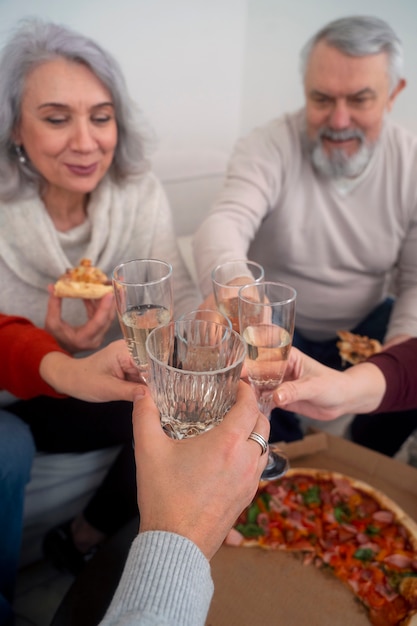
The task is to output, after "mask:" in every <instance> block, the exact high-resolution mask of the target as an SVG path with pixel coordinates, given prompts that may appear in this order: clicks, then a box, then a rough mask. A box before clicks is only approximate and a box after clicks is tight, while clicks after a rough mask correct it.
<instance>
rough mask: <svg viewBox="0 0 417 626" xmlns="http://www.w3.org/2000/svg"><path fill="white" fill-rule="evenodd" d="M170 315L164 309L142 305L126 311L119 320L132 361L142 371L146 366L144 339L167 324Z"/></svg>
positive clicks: (152, 305) (151, 305) (153, 305)
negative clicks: (158, 327) (152, 331)
mask: <svg viewBox="0 0 417 626" xmlns="http://www.w3.org/2000/svg"><path fill="white" fill-rule="evenodd" d="M170 319H171V314H170V312H169V311H168V309H166V308H165V307H162V306H158V305H155V304H144V305H141V306H138V307H133V308H131V309H129V311H126V313H124V315H123V316H122V318H121V320H120V325H121V328H122V331H123V336H124V338H125V340H126V343H127V347H128V349H129V352H130V355H131V357H132V359H133V360H134V361H135V363H136V365H137V366H138V367H139V368H141V369H143V368H144V367H146V366H147V357H146V348H145V342H146V338H147V336H148V335H149V333H150V332H151V330H153V329H154V328H156V327H157V326H161V324H167V323H168V322H169V321H170Z"/></svg>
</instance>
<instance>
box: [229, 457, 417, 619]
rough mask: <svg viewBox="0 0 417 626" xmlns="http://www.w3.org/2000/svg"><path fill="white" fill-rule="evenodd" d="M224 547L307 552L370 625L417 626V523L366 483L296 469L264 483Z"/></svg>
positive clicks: (316, 471) (307, 562) (315, 470)
mask: <svg viewBox="0 0 417 626" xmlns="http://www.w3.org/2000/svg"><path fill="white" fill-rule="evenodd" d="M226 543H228V544H229V545H235V546H243V547H250V546H259V547H262V548H266V549H270V550H272V549H276V550H286V551H291V552H295V553H299V554H300V553H301V554H303V555H304V563H306V564H310V563H312V564H314V565H315V566H316V567H318V568H322V569H326V570H330V571H331V572H332V573H333V574H334V575H335V576H336V577H337V578H338V579H339V580H341V581H342V582H343V583H344V584H346V585H347V586H348V587H349V588H350V590H351V591H352V592H353V594H354V595H355V596H356V598H357V599H358V600H359V601H360V602H361V604H362V605H363V606H364V607H365V608H366V610H367V613H368V617H369V620H370V622H371V624H374V625H375V626H400V625H401V626H406V625H407V626H416V624H417V524H416V522H414V521H413V520H412V519H411V518H410V517H409V516H407V515H406V514H405V512H404V511H403V510H402V509H401V508H400V507H399V506H398V505H397V504H396V503H395V502H393V501H392V500H390V499H389V498H388V497H387V496H385V495H384V494H383V493H382V492H379V491H378V490H376V489H374V488H373V487H371V486H370V485H368V484H367V483H364V482H362V481H359V480H357V479H353V478H350V477H348V476H345V475H342V474H339V473H336V472H329V471H326V470H317V469H307V468H293V469H290V470H289V471H288V473H287V474H286V475H285V476H284V477H283V478H280V479H278V480H276V481H271V482H269V483H264V484H262V485H260V487H259V490H258V492H257V494H256V496H255V498H254V500H253V502H252V503H251V505H250V506H249V507H248V508H247V509H245V511H243V512H242V514H241V515H240V516H239V518H238V520H237V522H236V524H235V527H234V529H233V530H232V532H231V533H230V534H229V536H228V538H227V540H226Z"/></svg>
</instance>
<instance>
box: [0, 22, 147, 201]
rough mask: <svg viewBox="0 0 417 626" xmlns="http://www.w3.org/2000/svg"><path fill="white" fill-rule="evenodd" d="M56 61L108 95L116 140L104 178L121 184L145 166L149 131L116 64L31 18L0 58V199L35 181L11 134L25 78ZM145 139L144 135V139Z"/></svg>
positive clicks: (87, 42)
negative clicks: (86, 72) (77, 67)
mask: <svg viewBox="0 0 417 626" xmlns="http://www.w3.org/2000/svg"><path fill="white" fill-rule="evenodd" d="M59 58H63V59H66V60H68V61H72V62H75V63H80V64H83V65H85V66H86V67H88V68H89V69H90V70H91V72H92V73H93V74H94V75H95V76H96V77H97V78H98V79H99V80H100V81H101V83H102V84H103V85H104V86H105V87H106V88H107V89H108V91H109V92H110V94H111V97H112V101H113V104H114V109H115V118H116V123H117V132H118V141H117V146H116V150H115V155H114V158H113V162H112V165H111V167H110V170H109V174H110V175H111V176H112V177H113V178H114V179H115V180H123V179H125V178H126V177H128V176H129V175H132V174H138V173H141V172H143V171H145V170H146V169H147V168H148V164H147V160H146V158H145V145H146V144H147V139H145V137H146V135H147V133H149V129H148V128H147V126H146V124H145V122H144V121H143V120H142V117H141V114H140V112H139V110H138V109H137V108H136V106H135V105H134V103H133V101H132V100H131V98H130V97H129V94H128V91H127V87H126V84H125V80H124V77H123V74H122V72H121V69H120V67H119V65H118V63H117V62H116V60H115V59H114V58H113V57H112V56H111V55H110V54H109V53H108V52H106V51H105V50H104V49H103V48H101V47H100V46H99V45H98V44H97V43H95V42H94V41H93V40H92V39H89V38H88V37H85V36H84V35H81V34H79V33H77V32H75V31H72V30H70V29H69V28H66V27H64V26H61V25H58V24H54V23H51V22H43V21H40V20H37V19H30V20H24V21H23V22H22V23H21V24H20V25H19V27H18V29H17V30H16V32H15V33H14V34H13V36H12V37H11V38H10V40H9V41H8V43H7V44H6V46H5V47H4V49H3V51H2V56H1V59H0V197H1V198H2V199H14V198H17V197H18V196H19V195H21V194H22V193H24V192H25V191H27V190H29V189H33V186H34V185H35V186H36V185H37V184H38V183H39V182H40V181H41V176H40V174H39V173H38V172H37V171H36V169H35V168H34V167H32V166H31V164H30V162H26V163H25V164H22V163H19V160H18V157H17V155H16V146H15V145H14V142H13V131H14V129H15V128H16V126H17V124H18V122H19V120H20V115H21V103H22V96H23V93H24V88H25V81H26V78H27V76H28V74H29V73H30V72H31V71H32V70H33V69H35V68H36V67H38V66H39V65H41V64H43V63H45V62H48V61H53V60H56V59H59ZM150 137H151V135H150V133H149V139H150Z"/></svg>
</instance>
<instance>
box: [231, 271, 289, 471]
mask: <svg viewBox="0 0 417 626" xmlns="http://www.w3.org/2000/svg"><path fill="white" fill-rule="evenodd" d="M295 301H296V291H295V289H293V288H292V287H291V286H290V285H286V284H285V283H277V282H271V281H265V282H262V283H257V284H255V283H254V284H250V285H245V286H244V287H242V288H241V289H240V290H239V323H240V332H241V335H242V337H243V339H244V341H245V344H246V359H245V367H246V373H247V376H248V379H249V382H250V384H251V386H252V389H253V390H254V392H255V395H256V398H257V401H258V406H259V409H260V410H261V411H262V413H263V414H264V415H266V416H267V417H268V418H270V413H271V408H272V397H273V393H274V391H275V390H276V389H277V388H278V387H279V385H280V384H281V382H282V380H283V378H284V374H285V369H286V365H287V360H288V355H289V352H290V348H291V344H292V338H293V334H294V324H295ZM287 469H288V459H287V458H286V457H285V455H283V454H282V453H278V452H273V451H271V450H270V452H269V460H268V465H267V466H266V469H265V472H264V474H263V475H262V478H263V479H264V480H272V479H274V478H278V477H279V476H282V475H283V474H284V473H285V472H286V471H287Z"/></svg>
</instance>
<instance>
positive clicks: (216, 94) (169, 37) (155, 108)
mask: <svg viewBox="0 0 417 626" xmlns="http://www.w3.org/2000/svg"><path fill="white" fill-rule="evenodd" d="M33 15H35V16H38V17H41V18H45V19H50V20H54V21H57V22H62V23H64V24H66V25H68V26H71V27H73V28H75V29H76V30H78V31H80V32H82V33H84V34H86V35H88V36H91V37H93V38H94V39H96V40H97V41H98V42H99V43H101V44H102V45H103V46H104V47H105V48H107V49H108V50H109V51H110V52H112V53H113V55H114V56H115V57H116V58H117V60H118V61H119V63H120V64H121V65H122V68H123V70H124V73H125V76H126V79H127V82H128V85H129V87H130V89H131V93H132V95H133V97H134V98H135V100H136V101H137V102H138V104H139V106H140V107H141V109H142V111H143V112H144V113H145V116H146V117H147V119H148V120H149V121H150V122H151V124H152V126H153V128H154V129H155V130H156V132H157V136H158V139H159V143H160V148H161V150H162V151H163V152H169V153H171V152H178V151H180V152H186V153H189V152H193V153H195V152H200V151H204V152H206V153H208V154H209V155H211V157H212V161H213V162H215V161H216V157H217V155H219V154H224V153H228V152H229V151H230V148H231V145H232V143H233V141H234V140H235V137H236V135H237V134H238V133H239V130H240V128H239V122H240V108H241V85H242V76H243V62H244V45H245V32H246V0H225V1H224V0H210V1H207V0H117V1H116V2H115V1H114V0H69V1H67V2H60V1H59V0H58V1H57V0H0V45H1V44H2V43H3V41H4V39H5V38H6V37H7V35H8V34H9V32H10V29H11V28H13V27H14V25H15V24H16V22H17V20H18V19H20V18H22V17H27V16H33ZM183 164H184V165H185V162H184V159H181V158H179V159H178V163H177V170H179V171H181V170H182V169H183V168H184V165H183ZM197 165H198V164H196V163H193V166H197ZM161 168H162V169H165V164H164V163H162V164H161Z"/></svg>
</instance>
